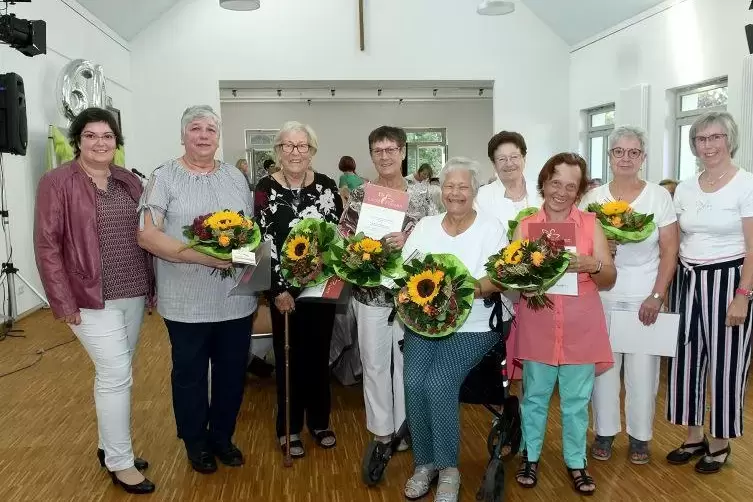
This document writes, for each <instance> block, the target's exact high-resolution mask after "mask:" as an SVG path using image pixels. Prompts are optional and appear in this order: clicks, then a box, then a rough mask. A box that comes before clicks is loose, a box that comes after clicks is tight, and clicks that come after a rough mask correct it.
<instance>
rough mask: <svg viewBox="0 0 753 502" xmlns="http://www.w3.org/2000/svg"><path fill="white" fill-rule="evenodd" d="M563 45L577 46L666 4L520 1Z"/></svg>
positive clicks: (607, 0) (616, 0) (650, 1)
mask: <svg viewBox="0 0 753 502" xmlns="http://www.w3.org/2000/svg"><path fill="white" fill-rule="evenodd" d="M521 2H522V3H524V4H525V5H526V7H528V8H529V9H530V10H531V11H532V12H533V13H534V14H536V16H538V17H539V19H541V20H542V21H544V22H545V23H546V24H547V25H549V27H550V28H551V29H552V30H553V31H554V32H555V33H556V34H558V35H559V36H560V37H561V38H562V39H563V40H564V41H565V42H567V43H568V44H570V45H576V44H577V43H579V42H582V41H584V40H586V39H587V38H590V37H592V36H594V35H597V34H599V33H601V32H602V31H604V30H606V29H608V28H611V27H612V26H614V25H616V24H619V23H621V22H622V21H625V20H627V19H630V18H631V17H633V16H635V15H637V14H640V13H641V12H643V11H644V10H647V9H650V8H651V7H655V6H657V5H659V4H660V3H664V2H665V0H521Z"/></svg>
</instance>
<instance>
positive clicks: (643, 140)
mask: <svg viewBox="0 0 753 502" xmlns="http://www.w3.org/2000/svg"><path fill="white" fill-rule="evenodd" d="M622 138H635V139H637V140H638V142H639V143H640V144H641V151H642V152H643V153H644V154H646V153H648V152H647V151H646V149H647V145H648V137H647V136H646V131H644V130H643V129H642V128H640V127H637V126H632V125H622V126H619V127H616V128H615V129H614V131H612V133H611V134H610V135H609V140H608V141H607V144H608V145H609V149H610V150H611V149H612V148H614V145H616V144H617V142H618V141H620V140H621V139H622Z"/></svg>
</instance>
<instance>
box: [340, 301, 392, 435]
mask: <svg viewBox="0 0 753 502" xmlns="http://www.w3.org/2000/svg"><path fill="white" fill-rule="evenodd" d="M352 301H353V309H354V310H355V313H356V322H357V323H358V349H359V350H360V352H361V365H362V366H363V397H364V401H365V404H366V428H367V429H368V430H369V431H370V432H371V433H372V434H375V435H377V436H387V435H390V434H393V433H394V432H396V431H397V430H398V429H399V428H400V426H401V425H402V423H403V422H404V421H405V387H404V385H403V353H402V352H401V351H400V347H399V345H398V342H399V341H400V340H402V339H403V326H402V324H400V320H399V319H398V318H397V317H395V319H394V321H393V322H392V324H388V322H387V321H388V319H389V316H390V313H391V312H392V308H391V307H370V306H368V305H364V304H363V303H360V302H358V301H356V300H352Z"/></svg>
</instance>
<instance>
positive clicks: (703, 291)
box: [667, 112, 753, 474]
mask: <svg viewBox="0 0 753 502" xmlns="http://www.w3.org/2000/svg"><path fill="white" fill-rule="evenodd" d="M738 145H739V139H738V132H737V125H736V124H735V121H734V119H733V118H732V116H731V115H730V114H729V113H726V112H709V113H706V114H704V115H702V116H701V117H699V118H698V119H697V120H696V121H695V122H694V123H693V125H692V126H691V127H690V149H691V151H692V152H693V154H694V155H695V156H696V157H697V158H698V163H699V165H700V167H701V168H702V169H703V170H702V171H701V173H700V174H699V175H698V176H696V177H694V178H692V179H689V180H686V181H683V182H682V183H680V184H679V185H678V186H677V190H676V191H675V199H674V202H675V209H676V211H677V215H678V220H679V222H680V230H681V231H682V234H681V238H680V265H679V266H678V269H677V277H676V278H675V282H674V283H673V285H672V289H671V293H670V307H672V308H673V309H674V310H675V311H678V312H679V313H680V316H681V320H680V334H679V335H680V339H679V343H678V345H677V356H676V357H675V358H674V359H670V360H669V378H668V384H667V415H668V419H669V421H670V422H672V423H674V424H677V425H687V426H688V436H687V439H686V441H685V443H683V444H682V445H681V446H680V447H679V448H677V449H676V450H674V451H672V452H671V453H669V455H667V460H668V461H669V463H671V464H686V463H688V462H689V461H690V460H691V459H692V458H693V457H696V456H700V457H701V459H700V460H699V461H698V462H697V463H696V466H695V469H696V471H697V472H700V473H703V474H709V473H715V472H719V470H720V469H721V468H722V466H723V465H724V464H725V463H726V462H727V459H728V458H729V455H730V451H731V450H730V445H729V439H730V438H735V437H738V436H740V435H742V424H743V398H744V396H745V389H746V384H747V374H748V368H749V367H750V358H751V339H750V337H751V315H750V312H751V307H750V300H751V298H753V291H751V290H753V174H751V173H749V172H746V171H743V170H742V169H739V168H738V167H737V166H735V165H734V164H733V162H732V159H733V158H734V156H735V153H736V152H737V148H738ZM707 376H708V378H710V380H711V382H710V387H711V424H710V432H711V436H712V438H711V441H708V440H707V439H706V438H705V437H704V431H703V420H704V416H705V414H706V413H705V412H706V379H707Z"/></svg>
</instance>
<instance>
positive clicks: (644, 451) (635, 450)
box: [628, 436, 651, 465]
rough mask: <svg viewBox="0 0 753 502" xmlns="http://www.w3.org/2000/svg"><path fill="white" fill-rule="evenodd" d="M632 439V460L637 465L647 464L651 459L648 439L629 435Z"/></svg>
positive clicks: (630, 454)
mask: <svg viewBox="0 0 753 502" xmlns="http://www.w3.org/2000/svg"><path fill="white" fill-rule="evenodd" d="M628 440H629V441H630V450H629V458H630V462H631V463H633V464H635V465H645V464H648V463H649V462H650V461H651V452H649V451H648V441H641V440H640V439H635V438H634V437H633V436H628Z"/></svg>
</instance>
